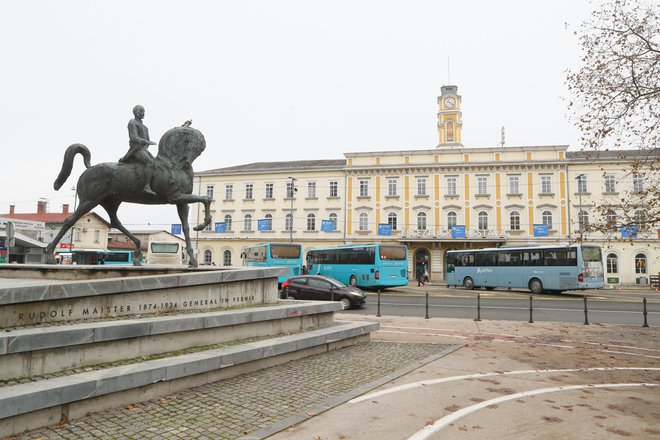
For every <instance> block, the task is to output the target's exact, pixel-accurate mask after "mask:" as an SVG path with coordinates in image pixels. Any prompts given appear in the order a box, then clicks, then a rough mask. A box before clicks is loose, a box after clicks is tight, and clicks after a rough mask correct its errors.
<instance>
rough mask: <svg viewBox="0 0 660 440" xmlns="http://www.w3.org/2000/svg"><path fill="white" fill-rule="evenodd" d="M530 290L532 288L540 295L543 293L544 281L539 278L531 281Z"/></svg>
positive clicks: (535, 293)
mask: <svg viewBox="0 0 660 440" xmlns="http://www.w3.org/2000/svg"><path fill="white" fill-rule="evenodd" d="M529 290H531V291H532V293H533V294H534V295H540V294H541V293H543V283H542V282H541V280H539V279H538V278H534V279H532V280H531V281H530V282H529Z"/></svg>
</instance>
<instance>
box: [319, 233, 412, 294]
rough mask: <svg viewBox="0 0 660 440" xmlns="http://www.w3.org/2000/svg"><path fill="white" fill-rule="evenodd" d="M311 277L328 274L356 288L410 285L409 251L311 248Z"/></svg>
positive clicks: (397, 247) (389, 247)
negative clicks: (312, 275)
mask: <svg viewBox="0 0 660 440" xmlns="http://www.w3.org/2000/svg"><path fill="white" fill-rule="evenodd" d="M307 268H308V272H309V273H310V274H314V275H326V276H329V277H331V278H334V279H336V280H337V281H340V282H342V283H344V284H350V285H351V286H353V287H356V286H357V287H390V286H405V285H407V284H408V248H407V247H406V246H401V245H384V244H369V245H358V246H339V247H333V248H324V249H312V250H310V251H309V252H307Z"/></svg>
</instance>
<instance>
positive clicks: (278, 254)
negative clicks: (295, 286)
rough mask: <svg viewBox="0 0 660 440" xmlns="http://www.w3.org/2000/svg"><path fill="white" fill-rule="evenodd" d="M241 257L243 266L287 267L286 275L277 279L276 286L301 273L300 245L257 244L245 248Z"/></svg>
mask: <svg viewBox="0 0 660 440" xmlns="http://www.w3.org/2000/svg"><path fill="white" fill-rule="evenodd" d="M241 257H242V258H243V266H256V267H272V266H281V267H288V268H289V273H288V274H287V275H281V276H279V277H277V282H278V284H282V283H283V282H285V281H286V280H287V279H289V277H293V276H297V275H300V274H301V272H302V266H303V259H302V245H301V244H297V243H293V244H288V243H259V244H256V245H254V246H250V247H247V248H245V249H244V250H243V253H242V254H241Z"/></svg>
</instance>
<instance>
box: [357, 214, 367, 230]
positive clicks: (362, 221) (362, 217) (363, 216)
mask: <svg viewBox="0 0 660 440" xmlns="http://www.w3.org/2000/svg"><path fill="white" fill-rule="evenodd" d="M359 219H360V223H359V224H358V229H359V230H360V231H368V230H369V214H367V213H366V212H363V213H361V214H360V217H359Z"/></svg>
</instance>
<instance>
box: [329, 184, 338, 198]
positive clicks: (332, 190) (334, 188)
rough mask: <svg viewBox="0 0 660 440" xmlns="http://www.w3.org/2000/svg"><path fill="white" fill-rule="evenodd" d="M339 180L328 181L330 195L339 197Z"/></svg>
mask: <svg viewBox="0 0 660 440" xmlns="http://www.w3.org/2000/svg"><path fill="white" fill-rule="evenodd" d="M338 189H339V182H337V181H334V180H333V181H331V182H330V197H339V190H338Z"/></svg>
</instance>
